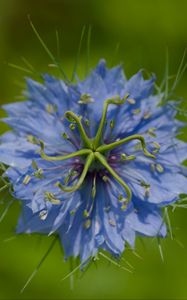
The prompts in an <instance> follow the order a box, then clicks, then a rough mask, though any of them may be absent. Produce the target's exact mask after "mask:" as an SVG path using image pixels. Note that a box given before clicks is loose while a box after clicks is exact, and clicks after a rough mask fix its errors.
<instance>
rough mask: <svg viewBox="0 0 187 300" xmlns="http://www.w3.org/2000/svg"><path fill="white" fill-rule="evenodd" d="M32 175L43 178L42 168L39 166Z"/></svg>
mask: <svg viewBox="0 0 187 300" xmlns="http://www.w3.org/2000/svg"><path fill="white" fill-rule="evenodd" d="M34 176H35V177H36V178H38V179H42V178H44V175H43V170H42V169H41V168H39V169H38V170H37V171H36V172H34Z"/></svg>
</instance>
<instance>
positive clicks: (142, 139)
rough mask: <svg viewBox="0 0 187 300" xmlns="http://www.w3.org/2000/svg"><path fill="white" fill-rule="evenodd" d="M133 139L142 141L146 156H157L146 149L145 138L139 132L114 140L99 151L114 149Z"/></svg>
mask: <svg viewBox="0 0 187 300" xmlns="http://www.w3.org/2000/svg"><path fill="white" fill-rule="evenodd" d="M133 140H139V141H140V143H141V145H142V149H143V152H144V154H145V155H146V156H148V157H151V158H155V156H154V155H153V154H152V153H150V152H149V151H148V150H147V149H146V143H145V139H144V137H143V136H141V135H139V134H134V135H131V136H128V137H126V138H124V139H121V140H119V141H116V142H113V143H111V144H107V145H102V146H100V147H98V148H97V151H98V152H105V151H107V150H112V149H114V148H116V147H117V146H120V145H123V144H125V143H127V142H130V141H133Z"/></svg>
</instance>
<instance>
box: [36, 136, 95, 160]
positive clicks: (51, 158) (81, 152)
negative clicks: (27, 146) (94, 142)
mask: <svg viewBox="0 0 187 300" xmlns="http://www.w3.org/2000/svg"><path fill="white" fill-rule="evenodd" d="M40 146H41V150H40V155H41V158H43V159H45V160H48V161H58V160H66V159H70V158H73V157H76V156H81V155H87V154H90V153H91V152H92V151H91V150H89V149H82V150H79V151H76V152H73V153H70V154H67V155H63V156H49V155H47V154H45V152H44V143H43V142H41V141H40Z"/></svg>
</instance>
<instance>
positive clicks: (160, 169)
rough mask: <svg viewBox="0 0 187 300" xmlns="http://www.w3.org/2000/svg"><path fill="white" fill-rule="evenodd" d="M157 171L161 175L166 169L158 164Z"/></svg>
mask: <svg viewBox="0 0 187 300" xmlns="http://www.w3.org/2000/svg"><path fill="white" fill-rule="evenodd" d="M156 170H157V171H158V172H159V173H163V172H164V168H163V166H162V165H161V164H156Z"/></svg>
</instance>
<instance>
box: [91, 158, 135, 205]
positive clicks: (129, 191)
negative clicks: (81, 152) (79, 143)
mask: <svg viewBox="0 0 187 300" xmlns="http://www.w3.org/2000/svg"><path fill="white" fill-rule="evenodd" d="M95 157H96V158H97V159H98V160H99V161H100V163H101V164H102V165H103V166H104V167H105V168H106V169H107V170H108V171H109V173H110V174H111V175H112V176H113V177H114V178H115V179H116V181H118V182H119V183H120V184H121V185H122V186H123V187H124V189H125V192H126V194H127V201H128V202H129V201H130V200H131V198H132V193H131V190H130V188H129V187H128V185H127V184H126V183H125V182H124V181H123V179H121V177H119V175H118V174H117V173H116V172H115V171H114V170H113V169H112V168H111V166H110V165H109V164H108V162H107V161H106V159H105V157H104V156H103V155H102V154H100V153H99V152H95Z"/></svg>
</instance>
